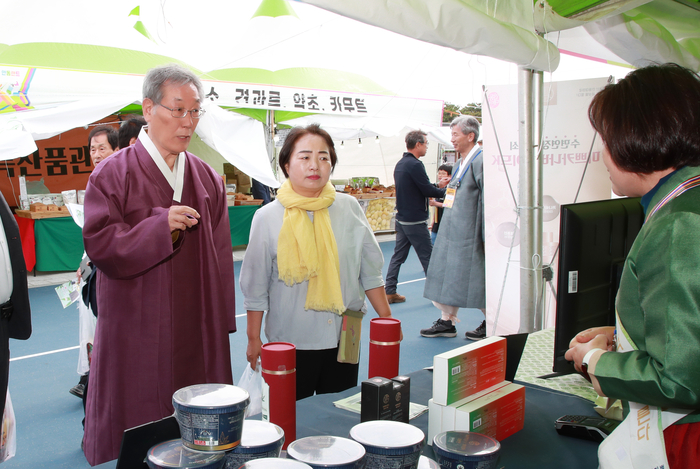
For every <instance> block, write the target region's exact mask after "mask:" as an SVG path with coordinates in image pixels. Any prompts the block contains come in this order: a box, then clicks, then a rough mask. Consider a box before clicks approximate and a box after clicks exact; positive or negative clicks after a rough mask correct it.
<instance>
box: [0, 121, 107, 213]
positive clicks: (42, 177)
mask: <svg viewBox="0 0 700 469" xmlns="http://www.w3.org/2000/svg"><path fill="white" fill-rule="evenodd" d="M110 120H111V121H116V120H117V118H116V117H114V118H111V119H107V120H105V121H103V122H102V123H104V124H107V123H108V121H110ZM110 125H113V126H114V128H115V130H116V129H118V128H119V125H118V123H114V124H110ZM90 130H91V129H85V128H84V127H79V128H77V129H73V130H69V131H68V132H64V133H62V134H59V135H57V136H55V137H52V138H47V139H45V140H37V142H36V145H37V147H38V148H37V150H36V151H35V152H34V153H32V154H30V155H27V156H24V157H21V158H15V159H13V160H6V161H0V190H1V191H2V194H3V195H4V196H5V200H7V203H8V205H10V206H11V207H18V206H19V177H20V176H25V178H26V181H27V186H28V189H29V188H30V187H37V186H40V185H42V184H43V186H45V187H46V189H48V191H49V192H50V193H53V194H60V193H61V191H65V190H71V189H76V190H80V189H85V187H86V186H87V182H88V179H89V178H90V174H91V173H92V170H93V169H94V166H93V164H92V161H91V159H90V150H89V147H88V141H87V140H88V135H89V134H90ZM30 192H31V190H30Z"/></svg>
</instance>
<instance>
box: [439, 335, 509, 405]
mask: <svg viewBox="0 0 700 469" xmlns="http://www.w3.org/2000/svg"><path fill="white" fill-rule="evenodd" d="M433 370H434V371H433V399H434V400H435V403H436V404H440V405H443V406H445V405H450V404H454V403H456V402H458V401H461V400H463V399H466V398H468V397H469V396H471V395H473V394H476V393H479V392H482V391H484V390H486V389H488V388H490V387H492V386H494V385H497V384H498V383H501V382H502V381H505V379H506V339H505V338H503V337H489V338H488V339H484V340H480V341H478V342H475V343H473V344H469V345H465V346H463V347H459V348H456V349H454V350H450V351H448V352H444V353H441V354H439V355H435V357H434V358H433Z"/></svg>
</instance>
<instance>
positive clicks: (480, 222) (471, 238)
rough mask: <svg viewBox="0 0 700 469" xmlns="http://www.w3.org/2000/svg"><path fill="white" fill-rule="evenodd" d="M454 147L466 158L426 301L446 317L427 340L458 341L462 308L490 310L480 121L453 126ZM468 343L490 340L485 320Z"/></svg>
mask: <svg viewBox="0 0 700 469" xmlns="http://www.w3.org/2000/svg"><path fill="white" fill-rule="evenodd" d="M450 129H451V131H452V145H454V147H455V151H456V152H457V153H458V154H459V155H460V156H461V158H460V160H459V161H458V163H457V165H455V168H454V169H453V171H452V180H451V181H450V183H449V184H448V186H447V193H446V195H445V202H443V206H444V207H445V211H444V212H443V216H442V219H441V220H440V231H439V232H438V235H437V239H436V240H435V246H434V247H433V253H432V256H431V258H430V265H429V266H428V273H427V275H426V281H425V290H424V292H423V296H424V297H426V298H428V299H429V300H432V301H433V304H434V305H435V307H436V308H438V309H439V310H440V312H441V317H440V319H438V320H437V321H435V322H434V323H433V325H432V327H430V328H428V329H423V330H421V331H420V333H421V335H422V336H423V337H455V336H456V335H457V329H456V328H455V323H456V322H457V312H458V310H459V308H479V309H481V310H482V311H484V309H485V308H486V288H485V256H484V160H483V153H482V151H481V147H480V146H479V145H477V144H476V142H477V141H478V139H479V122H478V121H477V120H476V119H475V118H473V117H471V116H461V117H458V118H457V119H455V120H454V121H453V122H452V124H450ZM466 336H467V338H468V339H472V340H478V339H481V338H484V337H486V323H485V321H484V322H483V323H482V324H481V326H479V327H478V328H477V329H476V330H475V331H469V332H467V333H466Z"/></svg>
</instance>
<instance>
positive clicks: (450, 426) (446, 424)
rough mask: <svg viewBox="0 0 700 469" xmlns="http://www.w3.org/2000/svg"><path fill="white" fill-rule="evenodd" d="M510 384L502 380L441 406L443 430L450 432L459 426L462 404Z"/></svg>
mask: <svg viewBox="0 0 700 469" xmlns="http://www.w3.org/2000/svg"><path fill="white" fill-rule="evenodd" d="M509 384H511V383H510V381H501V382H500V383H498V384H495V385H493V386H491V387H490V388H488V389H484V390H483V391H481V392H478V393H476V394H472V395H471V396H469V397H467V398H465V399H462V400H459V401H457V402H455V403H454V404H450V405H447V406H441V408H442V423H441V431H443V432H448V431H451V430H455V429H456V428H457V426H456V422H457V411H458V410H459V409H460V408H461V406H463V405H466V404H468V403H470V402H472V401H475V400H477V399H481V398H482V397H484V396H486V395H488V394H490V393H492V392H494V391H496V390H497V389H500V388H502V387H503V386H507V385H509ZM438 433H439V432H438Z"/></svg>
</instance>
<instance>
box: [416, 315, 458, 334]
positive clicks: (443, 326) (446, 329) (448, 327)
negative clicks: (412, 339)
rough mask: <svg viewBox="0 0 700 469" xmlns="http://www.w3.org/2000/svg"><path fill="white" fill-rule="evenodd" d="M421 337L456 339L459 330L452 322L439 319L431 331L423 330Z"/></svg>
mask: <svg viewBox="0 0 700 469" xmlns="http://www.w3.org/2000/svg"><path fill="white" fill-rule="evenodd" d="M420 335H422V336H423V337H455V336H457V329H456V328H455V326H454V325H452V321H443V320H442V319H438V320H437V321H435V322H434V323H433V327H431V328H430V329H421V331H420Z"/></svg>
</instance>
